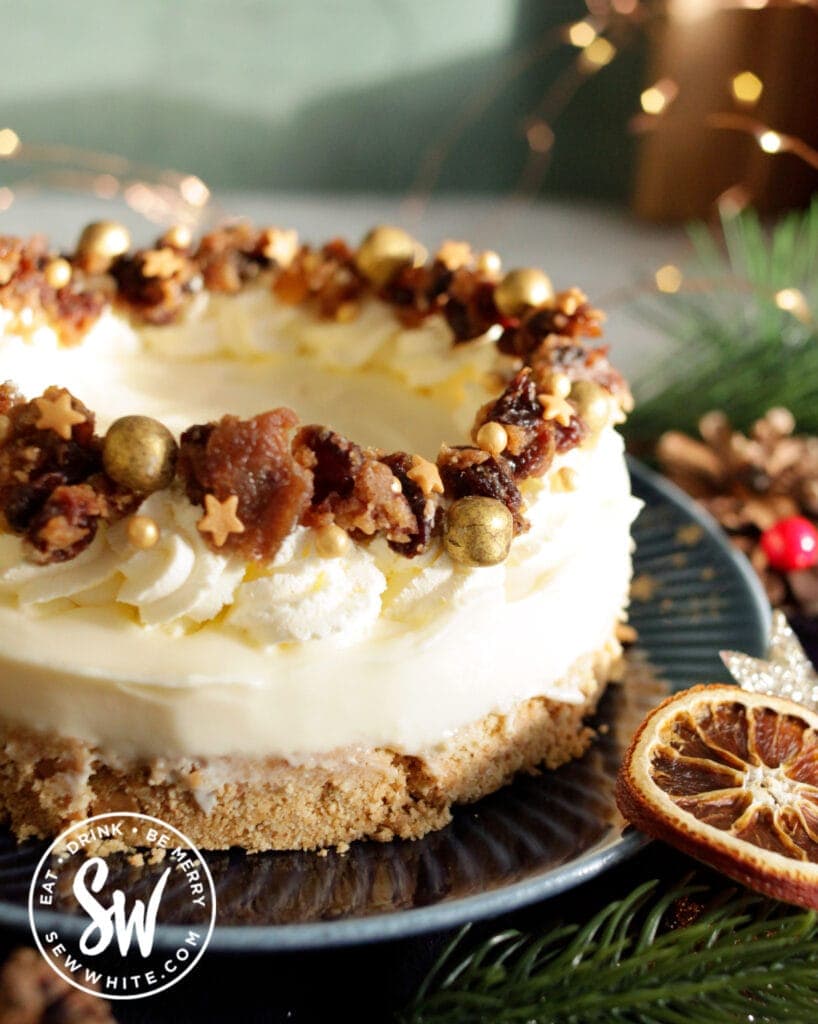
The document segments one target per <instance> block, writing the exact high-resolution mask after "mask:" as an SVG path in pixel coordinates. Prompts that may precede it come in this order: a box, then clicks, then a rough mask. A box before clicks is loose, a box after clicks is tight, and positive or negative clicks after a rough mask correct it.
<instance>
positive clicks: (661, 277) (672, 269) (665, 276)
mask: <svg viewBox="0 0 818 1024" xmlns="http://www.w3.org/2000/svg"><path fill="white" fill-rule="evenodd" d="M654 280H655V281H656V287H657V288H658V289H659V291H660V292H667V293H668V294H670V295H672V294H673V293H674V292H677V291H678V290H679V289H680V288H681V287H682V280H683V277H682V272H681V270H679V268H678V267H677V266H675V265H674V264H673V263H666V264H665V265H664V266H663V267H659V269H658V270H657V271H656V273H655V274H654Z"/></svg>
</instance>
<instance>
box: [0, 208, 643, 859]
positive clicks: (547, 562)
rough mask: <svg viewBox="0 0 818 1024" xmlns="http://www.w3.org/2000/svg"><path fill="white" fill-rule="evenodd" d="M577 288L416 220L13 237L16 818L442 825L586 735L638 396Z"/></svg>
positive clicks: (0, 583)
mask: <svg viewBox="0 0 818 1024" xmlns="http://www.w3.org/2000/svg"><path fill="white" fill-rule="evenodd" d="M602 320H603V317H602V314H601V312H600V311H599V310H597V309H595V308H594V307H593V306H592V305H591V304H590V303H589V301H588V299H587V298H586V296H585V295H584V294H583V293H582V292H581V291H580V290H579V289H578V288H575V287H570V288H567V289H565V290H563V291H557V290H555V289H554V287H553V286H552V284H551V281H550V280H549V278H548V277H547V276H546V275H545V274H544V273H543V272H542V271H539V270H534V269H530V268H526V269H512V270H509V271H504V270H503V268H502V266H501V263H500V259H499V257H498V256H497V255H496V254H495V253H493V252H475V251H473V250H472V249H471V247H470V246H469V245H467V244H466V243H463V242H453V241H449V242H445V243H443V244H442V245H441V246H440V247H439V248H438V249H437V250H436V251H435V252H433V253H432V254H429V253H427V252H426V251H425V250H424V249H423V248H422V246H421V245H420V244H419V243H418V242H417V241H416V240H415V239H413V238H412V237H411V236H409V235H408V234H406V233H405V232H403V231H402V230H400V229H398V228H391V227H385V226H384V227H379V228H376V229H374V230H373V231H371V232H370V233H369V234H368V235H367V236H366V237H365V238H364V239H363V240H362V241H361V243H360V244H358V245H357V246H350V245H348V244H346V243H345V242H343V241H340V240H332V241H330V242H328V243H326V244H324V245H320V246H311V245H307V244H304V243H303V242H301V241H300V240H299V239H298V237H297V235H296V234H295V232H293V231H289V230H284V229H280V228H266V229H260V228H256V227H254V226H252V225H249V224H246V223H237V224H230V225H227V226H226V227H223V228H219V229H218V230H216V231H214V232H212V233H211V234H209V235H205V236H204V237H202V238H201V239H199V240H198V241H194V240H193V239H192V238H191V236H190V233H189V232H188V231H186V230H185V229H184V228H181V227H177V228H172V229H170V230H168V231H167V232H166V233H165V234H164V235H163V236H162V237H161V238H159V239H158V240H157V241H156V242H155V243H154V244H153V245H152V246H150V247H148V248H142V249H138V248H137V249H134V248H133V247H132V245H131V241H130V238H129V236H128V233H127V231H126V230H125V229H124V228H123V227H122V226H121V225H118V224H116V223H112V222H102V223H95V224H92V225H89V226H88V227H87V228H86V229H85V230H84V231H83V233H82V235H81V237H80V239H79V241H78V243H77V245H76V247H75V248H74V249H73V250H72V251H70V252H67V253H62V254H60V253H57V252H55V251H53V250H52V249H51V248H50V247H49V245H48V243H47V242H46V241H45V240H44V239H43V238H42V237H40V236H37V237H34V238H32V239H25V240H24V239H15V238H3V239H0V383H2V382H3V381H5V383H2V386H1V387H0V742H2V745H3V753H4V756H3V759H2V765H1V766H0V815H2V817H3V818H4V819H5V820H6V821H7V822H8V823H9V825H10V827H11V828H12V830H13V831H14V833H15V834H16V835H17V836H18V837H19V838H20V839H23V838H26V837H29V836H40V837H45V836H52V835H55V834H57V833H59V832H60V831H61V830H63V829H64V828H65V827H67V826H68V825H69V824H71V823H72V822H75V821H77V820H81V819H84V818H87V817H90V816H92V815H95V814H101V813H105V812H108V811H114V810H127V811H140V812H143V813H145V814H149V815H152V816H154V817H157V818H160V819H162V820H164V821H167V822H168V823H169V824H172V825H173V826H174V827H176V828H178V829H179V830H181V831H182V832H183V833H184V834H185V835H187V836H188V837H189V838H190V839H191V841H192V842H194V843H195V844H196V845H198V846H199V847H201V848H204V849H226V848H229V847H241V848H243V849H245V850H248V851H263V850H277V849H321V848H325V847H328V846H334V847H340V848H344V846H345V845H346V844H348V843H350V842H352V841H354V840H360V839H375V840H381V841H387V840H391V839H394V838H404V839H414V838H418V837H420V836H422V835H424V834H425V833H427V832H429V831H430V830H433V829H438V828H441V827H443V826H445V825H446V824H447V822H448V821H449V820H450V818H451V808H452V806H453V805H454V804H456V803H462V802H471V801H475V800H478V799H479V798H480V797H482V796H484V795H486V794H488V793H490V792H492V791H494V790H496V789H498V788H499V787H501V786H502V785H504V784H505V783H507V782H508V781H509V780H510V779H511V778H512V777H513V776H514V775H515V773H517V772H520V771H531V770H535V769H538V768H545V769H546V770H548V769H554V768H556V767H558V766H559V765H561V764H563V763H565V762H566V761H569V760H570V759H572V758H575V757H579V756H581V755H582V754H583V752H584V751H585V750H586V748H587V746H588V744H589V743H590V742H591V739H592V730H591V729H590V728H589V727H588V725H587V718H588V716H589V715H590V714H591V713H592V712H593V711H594V709H595V707H596V704H597V702H598V700H599V698H600V696H601V694H602V692H603V690H604V688H605V686H606V684H607V682H608V681H609V680H611V679H612V678H615V676H616V674H617V672H618V668H619V663H620V660H621V654H622V652H621V648H620V645H619V643H618V641H617V630H618V626H619V624H620V623H621V622H622V621H623V619H624V618H625V617H626V608H627V597H628V586H629V580H630V575H631V550H632V544H631V538H630V527H631V523H632V521H633V519H634V517H635V515H636V514H637V512H638V508H639V505H638V502H637V501H636V500H635V499H634V498H633V497H632V495H631V493H630V485H629V478H628V473H627V469H626V465H625V461H624V454H623V443H622V439H621V437H620V435H619V433H618V432H617V427H618V426H619V425H620V424H621V423H622V422H623V421H624V419H625V416H626V415H627V412H628V411H629V409H630V408H631V398H630V394H629V391H628V388H627V385H626V383H625V382H624V380H623V379H622V377H621V376H620V375H619V373H618V372H617V371H616V370H615V369H614V368H613V366H612V365H611V363H610V362H609V360H608V354H607V353H608V350H607V346H606V345H604V344H603V343H602V342H601V340H600V335H601V330H602V327H601V324H602Z"/></svg>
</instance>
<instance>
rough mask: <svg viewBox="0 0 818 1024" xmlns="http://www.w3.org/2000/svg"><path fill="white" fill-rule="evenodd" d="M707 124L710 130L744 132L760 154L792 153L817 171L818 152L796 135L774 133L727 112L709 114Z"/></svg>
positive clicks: (745, 116)
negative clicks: (751, 138)
mask: <svg viewBox="0 0 818 1024" xmlns="http://www.w3.org/2000/svg"><path fill="white" fill-rule="evenodd" d="M707 123H708V124H709V125H710V127H712V128H718V129H724V130H727V131H738V132H744V133H745V134H746V135H751V136H752V137H753V138H754V139H755V141H756V143H757V145H758V148H759V149H760V150H762V152H764V153H768V154H770V155H774V154H776V153H792V154H793V155H794V156H797V157H799V159H801V160H803V161H804V163H806V164H808V165H809V166H810V167H812V168H814V169H815V170H816V171H818V150H816V149H813V147H812V146H810V145H809V144H808V143H807V142H805V141H804V139H801V138H799V137H798V136H797V135H786V134H784V133H783V132H779V131H776V130H775V129H774V128H771V127H770V126H769V125H767V124H764V123H763V122H761V121H757V120H756V119H755V118H753V117H749V116H748V115H746V114H738V113H729V112H728V113H718V114H711V115H710V116H709V117H708V118H707Z"/></svg>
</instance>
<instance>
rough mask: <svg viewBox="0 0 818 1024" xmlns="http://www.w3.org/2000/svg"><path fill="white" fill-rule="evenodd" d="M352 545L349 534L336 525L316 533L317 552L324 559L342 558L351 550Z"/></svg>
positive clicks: (322, 528)
mask: <svg viewBox="0 0 818 1024" xmlns="http://www.w3.org/2000/svg"><path fill="white" fill-rule="evenodd" d="M350 543H351V541H350V539H349V534H348V533H347V532H346V530H343V529H341V527H340V526H338V525H337V524H336V523H329V524H328V525H327V526H320V527H319V528H318V529H317V530H316V531H315V550H316V551H317V552H318V554H319V555H320V556H321V557H322V558H340V556H341V555H343V554H345V553H346V551H348V550H349V545H350Z"/></svg>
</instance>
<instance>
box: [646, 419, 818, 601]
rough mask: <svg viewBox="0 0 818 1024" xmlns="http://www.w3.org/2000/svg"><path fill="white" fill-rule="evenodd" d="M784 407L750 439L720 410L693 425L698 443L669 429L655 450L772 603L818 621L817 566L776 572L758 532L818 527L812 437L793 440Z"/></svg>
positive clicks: (817, 465)
mask: <svg viewBox="0 0 818 1024" xmlns="http://www.w3.org/2000/svg"><path fill="white" fill-rule="evenodd" d="M794 431H795V420H794V418H793V416H792V413H791V412H790V411H789V410H788V409H783V408H776V409H770V410H769V411H768V412H767V413H766V415H764V416H763V417H762V418H761V419H759V420H757V421H756V422H755V423H754V424H753V426H752V429H751V430H750V434H749V436H748V435H746V434H743V433H741V431H738V430H733V428H732V427H731V425H730V421H729V420H728V418H727V416H725V414H724V413H723V412H709V413H707V414H706V415H705V416H703V417H702V418H701V420H700V421H699V433H700V434H701V440H698V439H696V438H692V437H689V436H688V435H686V434H681V433H679V432H677V431H668V432H667V433H665V434H663V435H662V436H661V437H660V438H659V441H658V444H657V446H656V457H657V459H658V461H659V463H660V465H661V467H662V470H663V472H664V473H665V475H666V476H668V477H669V478H670V479H671V480H672V481H673V482H674V483H675V484H678V486H680V487H681V488H682V489H683V490H685V491H687V493H688V494H690V495H691V496H692V497H694V498H695V499H696V500H697V501H699V502H700V503H701V504H702V505H704V507H705V508H706V509H707V510H708V511H709V512H710V513H711V514H712V515H713V516H715V518H716V519H718V521H719V522H720V523H721V525H722V526H723V527H724V529H725V530H726V531H727V533H728V534H729V536H730V539H731V541H732V542H733V544H734V545H735V546H736V547H737V548H738V549H739V550H741V551H743V552H744V553H745V554H746V555H747V557H748V558H749V559H750V562H751V563H752V565H753V567H754V569H755V570H756V572H757V573H758V575H759V577H760V578H761V581H762V583H763V584H764V588H765V590H766V591H767V595H768V597H769V599H770V602H771V603H772V604H773V605H775V606H776V607H780V608H783V609H784V610H785V611H786V612H787V613H788V614H789V613H793V612H796V613H800V614H801V615H805V616H808V617H813V616H818V567H816V568H813V569H802V570H800V571H798V572H787V573H782V572H779V571H777V570H775V569H773V568H772V567H771V566H770V565H769V564H768V562H767V558H766V556H765V554H764V552H763V550H762V548H761V544H760V540H761V534H762V533H763V532H764V530H766V529H768V528H769V527H770V526H773V525H774V524H775V523H777V522H778V521H779V520H780V519H784V518H786V517H788V516H795V515H801V516H805V517H806V518H807V519H810V520H811V521H812V522H813V523H818V437H808V436H803V435H795V433H794Z"/></svg>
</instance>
